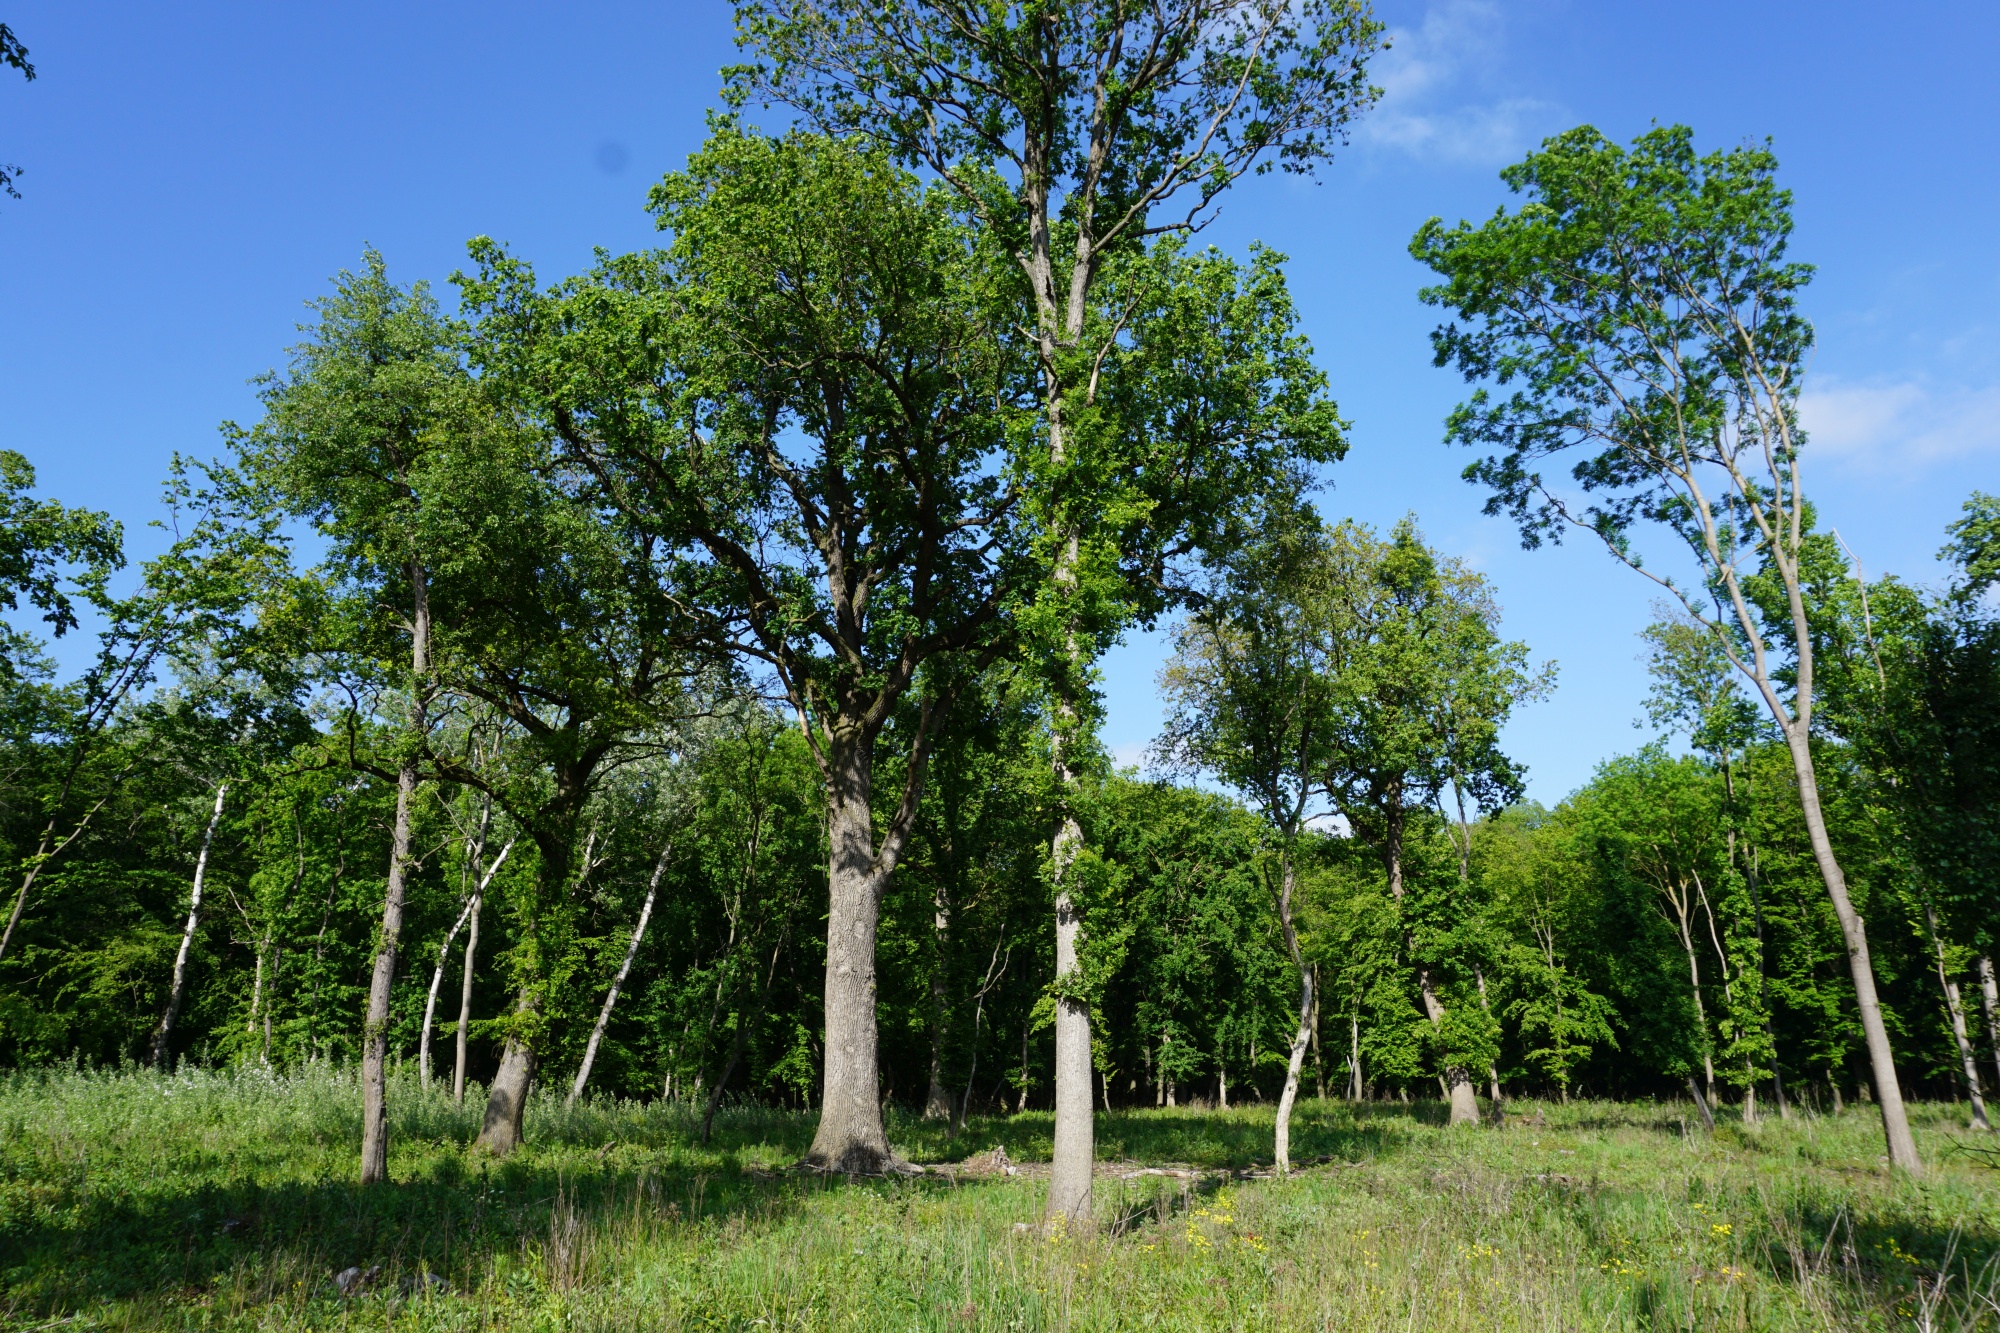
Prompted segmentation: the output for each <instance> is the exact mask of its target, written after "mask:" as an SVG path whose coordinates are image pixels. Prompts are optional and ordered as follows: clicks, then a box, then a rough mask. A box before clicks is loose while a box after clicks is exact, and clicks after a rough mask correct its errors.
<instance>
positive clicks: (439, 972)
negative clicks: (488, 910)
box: [417, 898, 473, 1088]
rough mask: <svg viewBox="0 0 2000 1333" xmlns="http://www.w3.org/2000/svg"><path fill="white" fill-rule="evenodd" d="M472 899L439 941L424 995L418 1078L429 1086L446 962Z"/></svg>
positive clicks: (418, 1044) (464, 921)
mask: <svg viewBox="0 0 2000 1333" xmlns="http://www.w3.org/2000/svg"><path fill="white" fill-rule="evenodd" d="M472 901H473V900H472V899H471V898H467V899H466V900H465V906H464V907H462V908H460V909H459V913H458V920H456V921H454V922H452V923H451V929H450V930H448V931H446V932H445V936H444V938H443V939H442V940H440V941H438V956H437V966H435V967H433V968H432V969H431V988H430V990H429V991H428V992H427V993H426V994H425V996H424V1023H423V1028H422V1029H421V1031H420V1032H419V1033H418V1035H417V1078H418V1080H419V1081H420V1082H422V1083H423V1085H424V1086H425V1087H426V1088H428V1087H429V1086H430V1085H431V1029H432V1026H433V1025H434V1024H435V1022H436V1021H437V1003H438V991H439V990H441V989H443V987H444V969H445V964H446V963H448V962H450V961H451V943H452V941H453V940H455V939H457V938H458V932H459V931H461V930H464V929H465V923H466V922H467V921H469V920H471V919H472Z"/></svg>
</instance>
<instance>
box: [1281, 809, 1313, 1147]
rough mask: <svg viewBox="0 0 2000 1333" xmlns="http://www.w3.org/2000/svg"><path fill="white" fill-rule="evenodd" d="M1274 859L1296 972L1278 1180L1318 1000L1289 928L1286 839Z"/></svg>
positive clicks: (1291, 874)
mask: <svg viewBox="0 0 2000 1333" xmlns="http://www.w3.org/2000/svg"><path fill="white" fill-rule="evenodd" d="M1278 855H1279V863H1278V876H1279V886H1278V924H1279V925H1280V926H1281V927H1282V928H1283V930H1284V933H1285V951H1286V952H1287V953H1289V954H1291V956H1292V966H1293V967H1295V968H1297V969H1298V970H1299V1030H1298V1031H1297V1032H1296V1033H1295V1034H1293V1036H1292V1053H1291V1057H1290V1059H1289V1060H1288V1061H1287V1063H1286V1065H1285V1088H1284V1091H1283V1092H1281V1093H1279V1094H1278V1127H1277V1134H1276V1140H1275V1145H1274V1152H1273V1160H1274V1161H1275V1163H1276V1166H1277V1172H1278V1174H1279V1175H1281V1176H1282V1175H1286V1174H1288V1173H1289V1172H1290V1171H1291V1169H1292V1104H1293V1102H1295V1101H1296V1100H1297V1099H1298V1095H1299V1070H1300V1069H1301V1068H1302V1067H1303V1066H1304V1064H1305V1059H1306V1043H1307V1042H1309V1041H1310V1040H1311V1039H1312V1021H1313V1014H1314V1012H1315V1006H1316V1005H1317V1003H1318V1000H1317V997H1316V996H1315V995H1314V992H1313V970H1312V969H1311V968H1310V967H1308V966H1306V960H1305V956H1304V955H1303V954H1302V953H1301V952H1300V950H1299V932H1298V931H1297V929H1296V928H1294V926H1293V924H1292V890H1293V887H1294V882H1295V880H1296V878H1297V875H1296V871H1295V868H1294V867H1293V865H1292V841H1291V838H1290V836H1289V835H1287V837H1286V839H1285V845H1284V847H1283V848H1282V849H1281V850H1280V851H1279V853H1278Z"/></svg>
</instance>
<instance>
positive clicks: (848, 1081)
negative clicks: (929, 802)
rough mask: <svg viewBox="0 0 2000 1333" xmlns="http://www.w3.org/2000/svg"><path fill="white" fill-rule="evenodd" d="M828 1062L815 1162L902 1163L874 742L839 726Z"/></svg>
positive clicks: (831, 796)
mask: <svg viewBox="0 0 2000 1333" xmlns="http://www.w3.org/2000/svg"><path fill="white" fill-rule="evenodd" d="M826 758H827V783H826V802H827V841H828V848H827V917H826V991H825V996H826V1069H825V1079H824V1083H825V1089H824V1092H823V1093H822V1095H821V1098H820V1116H819V1128H818V1130H817V1131H816V1132H815V1133H814V1135H813V1141H812V1148H811V1149H810V1150H809V1151H808V1152H807V1154H806V1161H807V1162H809V1163H811V1164H812V1165H813V1166H815V1167H818V1168H819V1169H820V1170H822V1171H838V1172H844V1173H847V1174H849V1175H857V1174H859V1175H875V1174H879V1173H881V1172H883V1171H887V1170H891V1169H894V1168H896V1167H897V1166H899V1165H900V1163H898V1161H897V1159H896V1156H895V1154H894V1153H893V1152H892V1151H891V1150H890V1148H889V1135H888V1132H887V1130H886V1129H884V1127H883V1123H882V1100H881V1079H880V1069H879V1065H878V1063H877V1049H876V1041H877V1037H876V1027H875V931H876V925H877V922H878V920H879V918H880V915H881V884H880V883H879V881H878V877H877V875H876V868H875V830H874V822H873V819H872V818H871V815H870V804H869V802H870V799H871V791H872V786H873V778H874V774H873V766H874V765H873V760H874V754H873V745H872V744H871V740H870V738H869V737H868V736H867V735H865V734H857V733H855V732H836V734H835V736H834V737H833V739H832V741H831V742H830V743H829V745H828V746H827V756H826Z"/></svg>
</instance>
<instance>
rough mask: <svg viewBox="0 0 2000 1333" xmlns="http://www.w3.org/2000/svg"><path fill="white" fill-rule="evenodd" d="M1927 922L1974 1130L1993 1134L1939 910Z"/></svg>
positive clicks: (1927, 913)
mask: <svg viewBox="0 0 2000 1333" xmlns="http://www.w3.org/2000/svg"><path fill="white" fill-rule="evenodd" d="M1924 920H1925V922H1926V923H1927V924H1928V925H1929V926H1930V935H1931V961H1932V963H1933V964H1934V965H1935V966H1936V968H1937V979H1938V986H1939V987H1940V988H1941V989H1942V990H1943V991H1944V1006H1945V1013H1946V1014H1947V1015H1948V1016H1949V1017H1950V1019H1951V1037H1952V1040H1953V1041H1954V1042H1956V1043H1957V1045H1958V1060H1959V1064H1960V1065H1961V1066H1963V1068H1964V1070H1965V1089H1966V1095H1967V1096H1968V1097H1970V1098H1971V1100H1972V1127H1973V1128H1974V1129H1980V1130H1990V1129H1992V1128H1993V1126H1992V1125H1991V1124H1990V1123H1988V1121H1987V1119H1986V1098H1985V1097H1984V1096H1982V1095H1981V1094H1980V1091H1979V1057H1978V1056H1977V1054H1975V1053H1974V1051H1973V1049H1972V1037H1971V1036H1970V1034H1968V1033H1967V1032H1966V1028H1965V1006H1964V1005H1963V1004H1961V1003H1960V1002H1959V994H1958V983H1957V982H1956V981H1953V980H1952V979H1951V974H1950V973H1949V972H1947V971H1946V970H1945V960H1944V937H1943V936H1941V935H1940V934H1938V921H1937V910H1936V909H1935V908H1933V907H1932V906H1931V905H1930V904H1929V903H1925V904H1924Z"/></svg>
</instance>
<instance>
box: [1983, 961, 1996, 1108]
mask: <svg viewBox="0 0 2000 1333" xmlns="http://www.w3.org/2000/svg"><path fill="white" fill-rule="evenodd" d="M1979 1003H1980V1006H1981V1008H1982V1009H1983V1010H1984V1011H1985V1013H1986V1049H1987V1050H1988V1051H1990V1052H1992V1055H1993V1072H1994V1073H1995V1074H2000V982H1996V981H1995V980H1994V977H1993V960H1992V959H1991V958H1989V957H1987V956H1986V955H1985V954H1981V955H1979ZM1994 1086H1995V1087H2000V1083H1996V1084H1994Z"/></svg>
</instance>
